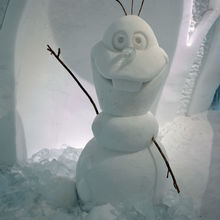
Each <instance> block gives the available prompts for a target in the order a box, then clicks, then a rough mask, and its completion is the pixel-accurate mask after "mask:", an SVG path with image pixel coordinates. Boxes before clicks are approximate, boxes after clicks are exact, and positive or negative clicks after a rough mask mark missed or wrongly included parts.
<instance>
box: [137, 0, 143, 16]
mask: <svg viewBox="0 0 220 220" xmlns="http://www.w3.org/2000/svg"><path fill="white" fill-rule="evenodd" d="M143 5H144V0H142V2H141V7H140V9H139V12H138V16H140V14H141V11H142V8H143Z"/></svg>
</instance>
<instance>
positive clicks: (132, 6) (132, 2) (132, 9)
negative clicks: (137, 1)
mask: <svg viewBox="0 0 220 220" xmlns="http://www.w3.org/2000/svg"><path fill="white" fill-rule="evenodd" d="M115 1H116V2H118V4H119V5H120V6H121V8H122V9H123V11H124V13H125V15H126V16H127V15H128V13H127V11H126V9H125V7H124V5H123V4H122V3H121V1H120V0H115ZM143 5H144V0H142V2H141V6H140V9H139V11H138V16H140V14H141V11H142V9H143ZM133 12H134V0H131V15H133Z"/></svg>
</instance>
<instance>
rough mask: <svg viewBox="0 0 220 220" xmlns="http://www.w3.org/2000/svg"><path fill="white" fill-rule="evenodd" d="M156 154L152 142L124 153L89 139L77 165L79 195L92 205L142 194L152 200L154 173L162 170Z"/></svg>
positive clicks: (154, 184) (155, 187)
mask: <svg viewBox="0 0 220 220" xmlns="http://www.w3.org/2000/svg"><path fill="white" fill-rule="evenodd" d="M159 157H160V155H159V154H158V152H155V147H154V146H150V147H149V148H145V149H144V150H141V151H138V152H135V153H126V154H125V153H122V152H116V151H109V150H106V149H104V148H101V147H98V146H97V145H96V141H95V139H93V140H92V141H90V142H89V143H88V144H87V146H86V147H85V149H84V151H83V152H82V155H81V157H80V159H79V162H78V165H77V176H76V181H77V186H78V187H77V189H78V194H79V197H80V198H81V199H82V201H83V202H84V203H87V202H92V203H94V205H99V204H105V203H109V202H112V203H114V202H120V201H125V200H138V199H142V198H143V199H146V198H147V199H148V200H151V201H153V198H154V197H155V193H156V190H157V185H158V183H157V182H158V180H159V179H158V176H160V175H165V174H166V171H165V170H164V169H165V167H164V165H163V164H162V163H161V162H163V161H161V158H159ZM162 173H163V174H162ZM159 181H160V180H159Z"/></svg>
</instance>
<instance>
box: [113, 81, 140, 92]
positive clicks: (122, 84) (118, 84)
mask: <svg viewBox="0 0 220 220" xmlns="http://www.w3.org/2000/svg"><path fill="white" fill-rule="evenodd" d="M110 81H111V83H112V86H113V88H114V89H117V90H120V91H124V92H139V91H140V90H141V88H142V86H143V82H135V81H129V80H123V79H112V80H110Z"/></svg>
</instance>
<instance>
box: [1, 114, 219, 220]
mask: <svg viewBox="0 0 220 220" xmlns="http://www.w3.org/2000/svg"><path fill="white" fill-rule="evenodd" d="M219 132H220V112H219V111H209V112H207V113H202V114H198V115H194V116H192V117H185V116H179V117H177V118H176V119H175V120H174V121H173V122H172V123H169V124H167V125H166V126H165V127H164V128H163V129H162V130H161V131H160V136H161V141H162V143H163V144H164V146H165V148H166V151H167V153H168V156H169V159H170V164H171V166H172V168H173V170H174V173H175V175H176V177H177V181H178V184H179V186H180V190H181V195H178V194H177V193H176V192H175V191H169V192H167V195H166V196H165V198H164V200H163V201H162V203H161V204H160V205H159V206H157V207H155V209H156V213H157V216H156V220H180V219H181V220H182V219H184V220H191V219H196V218H195V217H194V216H193V203H194V205H195V209H196V216H197V217H200V219H202V220H209V219H212V220H218V219H219V217H220V212H219V204H220V192H219V190H218V187H219V179H220V175H219V172H218V170H219V167H220V163H219V159H218V158H219V155H220V150H219V142H220V137H219ZM79 154H80V150H79V149H74V148H71V147H65V148H64V149H59V150H57V149H52V150H48V149H43V150H41V151H40V152H38V153H36V154H34V155H33V156H32V158H31V159H30V160H29V161H28V163H27V164H23V165H20V166H19V165H16V166H14V167H12V168H8V167H1V168H0V186H1V187H0V220H12V219H16V220H29V219H33V220H50V219H51V220H52V219H53V220H60V219H62V220H70V219H71V220H72V219H74V220H94V219H95V220H99V219H102V220H103V219H105V220H117V219H118V220H142V219H143V220H146V219H148V218H147V217H146V214H147V213H148V212H149V211H150V210H149V209H148V208H147V204H146V203H144V201H140V203H139V204H135V206H134V205H133V204H132V203H129V202H127V203H126V204H125V203H123V204H118V205H116V206H115V207H113V206H112V205H110V204H106V205H103V206H99V207H96V208H94V209H93V210H92V211H91V212H90V214H89V215H88V214H87V213H86V212H83V211H82V210H81V209H80V207H79V206H78V205H77V204H76V194H75V183H74V179H73V178H74V176H75V167H76V162H77V159H78V157H79ZM182 195H184V196H187V197H188V198H184V197H183V196H182ZM192 198H193V199H192ZM103 215H104V216H105V217H103Z"/></svg>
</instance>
